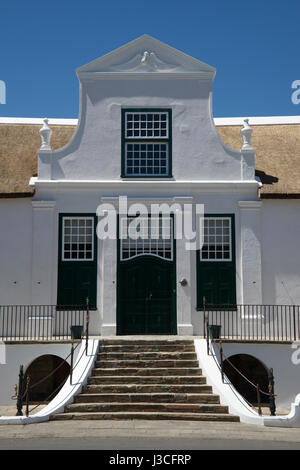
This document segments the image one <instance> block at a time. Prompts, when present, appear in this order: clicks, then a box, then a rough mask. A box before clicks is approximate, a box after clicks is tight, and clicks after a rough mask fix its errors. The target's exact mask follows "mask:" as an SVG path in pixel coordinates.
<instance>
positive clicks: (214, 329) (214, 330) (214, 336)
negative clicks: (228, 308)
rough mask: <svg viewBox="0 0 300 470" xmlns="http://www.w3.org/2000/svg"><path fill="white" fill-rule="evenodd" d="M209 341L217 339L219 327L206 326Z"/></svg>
mask: <svg viewBox="0 0 300 470" xmlns="http://www.w3.org/2000/svg"><path fill="white" fill-rule="evenodd" d="M208 332H209V337H210V339H219V338H220V333H221V325H208Z"/></svg>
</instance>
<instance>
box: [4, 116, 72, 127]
mask: <svg viewBox="0 0 300 470" xmlns="http://www.w3.org/2000/svg"><path fill="white" fill-rule="evenodd" d="M43 119H45V118H17V117H0V124H41V125H43ZM77 122H78V119H52V118H49V124H51V125H52V126H77Z"/></svg>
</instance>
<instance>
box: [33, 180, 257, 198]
mask: <svg viewBox="0 0 300 470" xmlns="http://www.w3.org/2000/svg"><path fill="white" fill-rule="evenodd" d="M35 186H36V187H40V188H43V189H49V190H55V191H63V192H64V191H72V190H74V189H76V190H77V191H81V190H82V191H103V190H106V191H112V192H113V193H114V194H118V195H119V194H120V195H122V194H125V192H126V191H128V190H130V189H131V190H136V191H140V190H143V191H144V193H145V192H149V193H151V192H156V191H157V190H162V191H166V190H167V191H170V190H171V188H172V191H176V190H187V191H188V192H190V191H191V190H197V192H198V193H202V192H206V193H207V192H222V193H224V192H235V191H237V192H238V191H241V190H242V189H245V190H247V189H248V190H249V189H254V188H258V187H259V183H258V182H257V181H255V180H250V181H248V180H247V181H236V180H232V181H230V180H228V181H224V180H223V181H174V180H172V181H166V180H159V181H158V180H157V181H153V180H151V181H145V180H144V181H142V180H141V181H137V180H134V181H121V180H120V181H118V180H102V181H101V180H99V181H97V180H36V181H35Z"/></svg>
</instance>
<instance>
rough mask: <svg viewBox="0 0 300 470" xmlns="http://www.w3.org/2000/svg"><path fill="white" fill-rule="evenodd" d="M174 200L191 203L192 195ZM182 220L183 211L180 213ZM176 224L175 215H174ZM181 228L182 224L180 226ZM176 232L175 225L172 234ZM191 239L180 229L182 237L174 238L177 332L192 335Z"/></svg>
mask: <svg viewBox="0 0 300 470" xmlns="http://www.w3.org/2000/svg"><path fill="white" fill-rule="evenodd" d="M173 200H174V202H175V203H179V204H181V206H182V208H183V207H184V204H189V205H192V203H193V198H192V197H174V199H173ZM181 215H182V221H183V211H182V213H181ZM175 224H176V217H175ZM182 229H183V226H182ZM175 234H176V226H175V230H174V236H175ZM190 241H191V240H188V239H187V238H185V232H184V230H182V238H180V239H176V294H177V333H178V335H193V324H192V273H191V255H194V251H190V250H188V249H187V244H188V243H190Z"/></svg>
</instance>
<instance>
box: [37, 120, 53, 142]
mask: <svg viewBox="0 0 300 470" xmlns="http://www.w3.org/2000/svg"><path fill="white" fill-rule="evenodd" d="M43 122H44V124H43V127H42V128H41V129H40V136H41V139H42V146H41V148H40V150H51V146H50V138H51V134H52V130H51V129H50V127H49V126H48V118H44V119H43Z"/></svg>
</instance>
